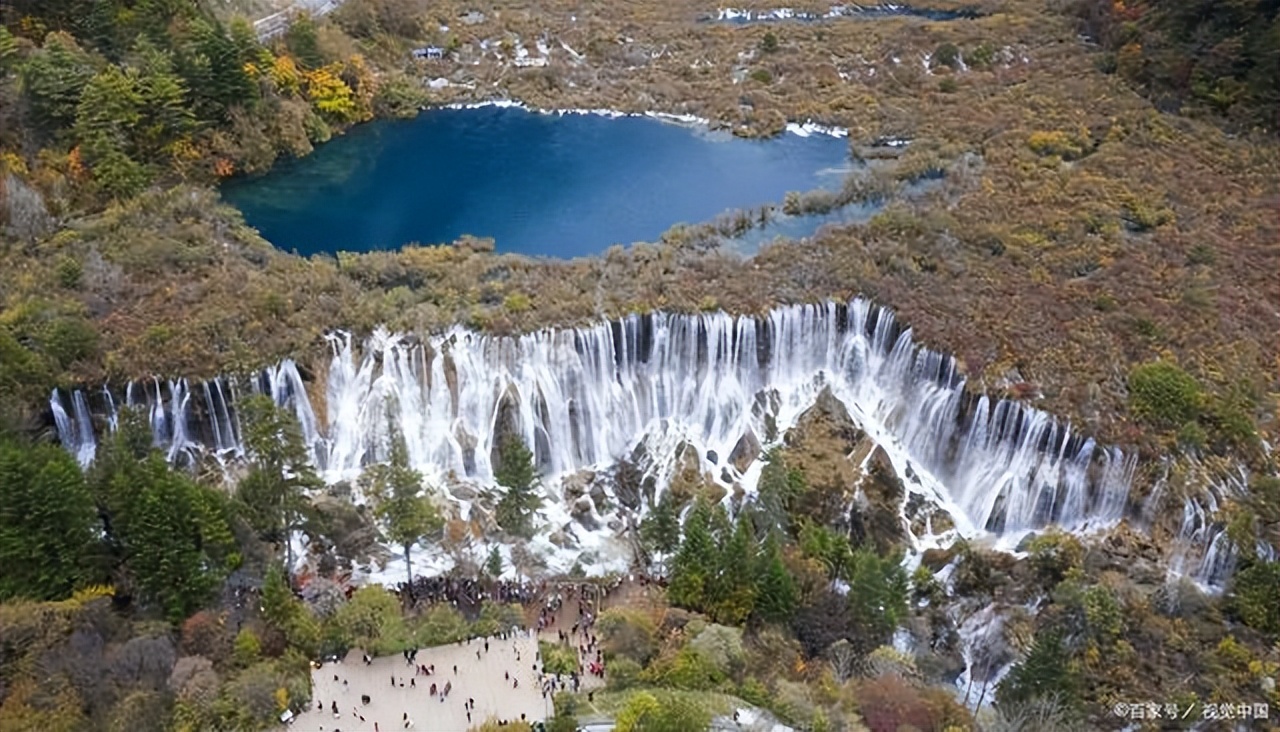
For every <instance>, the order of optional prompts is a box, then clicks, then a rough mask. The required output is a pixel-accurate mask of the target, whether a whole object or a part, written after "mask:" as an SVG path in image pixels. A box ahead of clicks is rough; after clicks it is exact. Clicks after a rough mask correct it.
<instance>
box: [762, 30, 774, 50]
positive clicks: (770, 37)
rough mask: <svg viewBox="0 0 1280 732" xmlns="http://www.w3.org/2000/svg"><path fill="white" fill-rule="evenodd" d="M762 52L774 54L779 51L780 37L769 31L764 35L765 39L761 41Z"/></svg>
mask: <svg viewBox="0 0 1280 732" xmlns="http://www.w3.org/2000/svg"><path fill="white" fill-rule="evenodd" d="M760 50H761V51H764V52H765V53H773V52H774V51H777V50H778V37H777V36H776V35H774V34H773V31H769V32H768V33H765V34H764V38H761V39H760Z"/></svg>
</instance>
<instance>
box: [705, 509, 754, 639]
mask: <svg viewBox="0 0 1280 732" xmlns="http://www.w3.org/2000/svg"><path fill="white" fill-rule="evenodd" d="M757 553H758V547H757V546H756V542H755V536H754V535H753V531H752V528H751V525H750V523H749V522H748V521H747V520H746V518H745V517H741V518H739V520H738V522H737V524H736V525H735V526H734V528H733V532H732V533H731V534H730V535H729V536H728V537H727V539H726V540H725V541H724V542H723V543H722V545H721V547H720V551H719V557H718V558H719V560H720V561H719V566H718V567H717V571H716V578H715V581H714V582H713V590H712V592H711V597H710V598H709V600H708V604H709V605H711V610H712V616H713V617H714V618H715V620H716V622H718V623H724V624H726V625H740V624H741V623H742V622H743V621H744V620H746V619H747V617H748V616H749V615H751V611H752V609H753V608H754V607H755V601H756V577H757V574H756V572H757V570H758V568H759V567H758V562H759V560H758V558H757V556H756V555H757Z"/></svg>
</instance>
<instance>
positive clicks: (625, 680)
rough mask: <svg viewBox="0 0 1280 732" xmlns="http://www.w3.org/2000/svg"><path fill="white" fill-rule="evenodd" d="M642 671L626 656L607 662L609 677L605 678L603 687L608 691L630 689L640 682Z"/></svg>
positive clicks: (638, 665)
mask: <svg viewBox="0 0 1280 732" xmlns="http://www.w3.org/2000/svg"><path fill="white" fill-rule="evenodd" d="M642 670H643V669H641V668H640V664H638V663H636V662H635V661H633V660H631V659H630V658H628V657H626V656H619V657H618V658H616V659H614V660H613V661H611V662H609V675H608V676H606V677H605V687H606V688H608V689H609V690H610V691H620V690H622V689H630V688H631V687H633V686H635V685H636V683H637V682H638V681H639V680H640V673H641V671H642Z"/></svg>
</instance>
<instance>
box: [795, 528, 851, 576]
mask: <svg viewBox="0 0 1280 732" xmlns="http://www.w3.org/2000/svg"><path fill="white" fill-rule="evenodd" d="M800 551H801V552H803V553H804V555H805V556H807V557H813V558H814V559H817V560H818V561H820V562H822V566H824V567H826V568H827V578H828V579H833V580H834V579H844V578H847V577H848V576H849V570H850V568H851V567H852V565H853V549H852V548H851V547H850V546H849V538H848V537H847V536H842V535H840V534H837V533H836V532H834V531H832V530H830V529H828V528H827V527H825V526H820V525H818V524H815V523H812V522H809V521H806V522H805V523H804V525H803V526H802V528H801V529H800Z"/></svg>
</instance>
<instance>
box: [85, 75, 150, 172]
mask: <svg viewBox="0 0 1280 732" xmlns="http://www.w3.org/2000/svg"><path fill="white" fill-rule="evenodd" d="M142 105H143V100H142V94H141V93H139V91H138V84H137V77H136V74H135V72H133V71H132V70H130V71H129V72H127V73H126V72H124V71H121V70H120V68H119V67H117V66H108V67H106V68H105V69H103V70H102V72H101V73H99V74H97V75H96V76H94V77H93V78H92V79H90V80H89V83H88V84H87V85H85V87H84V91H83V92H82V93H81V94H80V103H79V105H78V106H77V107H76V120H75V125H74V128H73V133H74V136H75V139H76V141H77V142H79V144H80V149H81V151H82V154H83V157H84V161H85V162H86V163H88V164H89V167H90V169H91V170H92V171H93V178H94V180H95V181H96V182H97V183H98V185H99V186H100V187H101V188H102V189H103V190H104V191H105V192H107V193H109V194H111V195H114V196H117V197H120V198H127V197H130V196H133V195H135V194H136V193H138V192H139V191H141V190H142V188H143V187H145V186H146V184H147V179H148V175H147V172H146V169H145V168H144V167H143V166H142V165H141V164H139V163H138V162H137V161H135V160H133V159H132V158H131V157H130V155H131V153H132V150H133V140H132V137H131V133H132V132H133V130H134V129H135V128H136V127H137V125H138V123H139V121H141V119H142V111H141V110H142Z"/></svg>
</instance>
